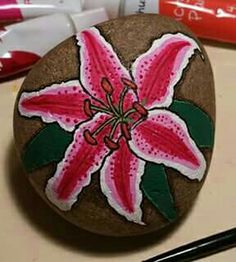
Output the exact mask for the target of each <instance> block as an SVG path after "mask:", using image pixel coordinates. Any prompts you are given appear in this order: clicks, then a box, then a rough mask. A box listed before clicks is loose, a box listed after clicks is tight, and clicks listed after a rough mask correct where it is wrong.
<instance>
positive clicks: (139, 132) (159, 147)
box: [129, 109, 206, 180]
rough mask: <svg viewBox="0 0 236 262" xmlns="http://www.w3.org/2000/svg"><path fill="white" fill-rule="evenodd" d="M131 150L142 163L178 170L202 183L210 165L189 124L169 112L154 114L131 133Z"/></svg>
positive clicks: (157, 111)
mask: <svg viewBox="0 0 236 262" xmlns="http://www.w3.org/2000/svg"><path fill="white" fill-rule="evenodd" d="M131 136H132V140H131V141H129V145H130V148H131V150H132V151H133V152H134V153H135V154H136V155H137V156H138V157H140V158H141V159H144V160H146V161H150V162H154V163H157V164H164V165H166V166H168V167H172V168H175V169H177V170H178V171H179V172H180V173H182V174H183V175H185V176H187V177H188V178H190V179H198V180H201V179H202V178H203V175H204V173H205V170H206V161H205V159H204V156H203V154H202V153H201V151H200V150H199V149H198V148H197V146H196V144H195V142H194V141H193V140H192V138H191V137H190V135H189V133H188V130H187V126H186V124H185V122H184V121H183V120H182V119H180V117H179V116H177V115H176V114H174V113H172V112H170V111H167V110H159V109H156V110H153V111H150V112H149V116H148V119H147V120H146V121H143V122H141V123H140V124H139V125H137V126H136V127H135V128H134V129H133V130H132V131H131Z"/></svg>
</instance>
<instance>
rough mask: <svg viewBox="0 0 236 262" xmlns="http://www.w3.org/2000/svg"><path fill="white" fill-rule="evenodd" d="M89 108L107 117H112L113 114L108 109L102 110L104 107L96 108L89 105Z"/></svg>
mask: <svg viewBox="0 0 236 262" xmlns="http://www.w3.org/2000/svg"><path fill="white" fill-rule="evenodd" d="M90 108H91V109H92V110H94V111H96V112H102V113H106V114H108V115H113V113H112V112H111V111H110V110H109V109H107V108H104V107H98V106H94V105H91V106H90Z"/></svg>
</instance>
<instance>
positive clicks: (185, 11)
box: [83, 0, 236, 44]
mask: <svg viewBox="0 0 236 262" xmlns="http://www.w3.org/2000/svg"><path fill="white" fill-rule="evenodd" d="M112 3H113V5H112V4H111V1H110V0H96V1H94V0H85V1H84V2H83V5H84V8H85V9H89V8H93V7H94V6H96V7H99V6H104V7H105V8H106V9H107V11H108V15H110V17H115V16H118V15H120V16H122V15H130V14H139V13H158V14H161V15H167V16H170V17H173V18H175V19H176V20H177V21H179V22H182V23H183V24H185V25H187V26H188V27H189V28H190V29H191V30H192V31H193V32H194V33H195V34H196V35H198V36H199V37H201V38H204V39H212V40H217V41H221V42H228V43H234V44H236V0H114V2H113V1H112Z"/></svg>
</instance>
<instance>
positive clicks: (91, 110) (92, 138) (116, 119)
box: [84, 77, 148, 150]
mask: <svg viewBox="0 0 236 262" xmlns="http://www.w3.org/2000/svg"><path fill="white" fill-rule="evenodd" d="M121 81H122V83H123V85H124V88H123V90H122V92H121V94H120V99H119V104H118V105H117V106H115V105H114V104H113V101H112V94H113V92H114V88H113V86H112V84H111V83H110V81H109V80H108V79H107V78H105V77H104V78H102V81H101V87H102V89H103V91H104V92H105V94H106V105H105V106H95V105H93V104H92V103H91V101H90V100H89V99H86V100H85V101H84V112H85V114H86V115H87V116H88V117H89V118H92V117H93V116H94V114H95V113H98V112H102V113H105V114H107V115H109V116H110V117H109V118H108V119H107V120H106V121H105V122H103V123H102V124H101V125H100V126H99V127H97V129H96V130H94V131H93V132H91V131H90V130H88V129H86V130H85V131H84V139H85V141H86V142H87V143H89V144H90V145H93V146H96V145H97V144H98V141H97V139H96V136H97V135H98V134H99V133H100V132H101V131H102V130H103V129H104V128H105V127H107V126H108V125H110V126H111V131H110V133H109V134H108V135H106V136H105V137H104V139H103V141H104V143H105V145H106V146H107V147H108V148H109V149H111V150H116V149H118V148H119V145H118V143H117V142H115V141H114V137H115V134H116V130H117V128H118V127H120V129H121V134H122V136H123V137H125V139H126V140H131V133H130V130H131V128H132V127H134V126H135V125H136V124H137V123H138V122H140V121H143V120H145V119H146V118H147V115H148V111H147V110H146V109H145V108H144V106H143V105H141V104H140V103H139V102H134V103H133V105H132V107H131V108H130V109H128V110H126V111H124V102H125V98H126V96H127V94H128V92H129V91H131V90H132V91H133V92H137V85H136V84H135V83H134V82H133V81H131V80H129V79H126V78H122V79H121ZM132 114H136V117H135V119H133V118H132Z"/></svg>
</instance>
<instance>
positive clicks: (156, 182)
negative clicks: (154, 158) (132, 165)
mask: <svg viewBox="0 0 236 262" xmlns="http://www.w3.org/2000/svg"><path fill="white" fill-rule="evenodd" d="M141 188H142V189H143V192H144V194H145V195H146V197H147V198H148V199H149V200H150V201H151V203H152V204H153V205H154V206H155V207H156V208H158V210H159V211H160V212H161V213H162V215H163V216H165V217H166V218H167V219H168V220H169V221H173V220H175V219H176V218H177V212H176V209H175V206H174V200H173V196H172V194H171V191H170V187H169V184H168V180H167V175H166V172H165V168H164V166H163V165H157V164H153V163H150V162H146V166H145V171H144V175H143V178H142V183H141Z"/></svg>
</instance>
